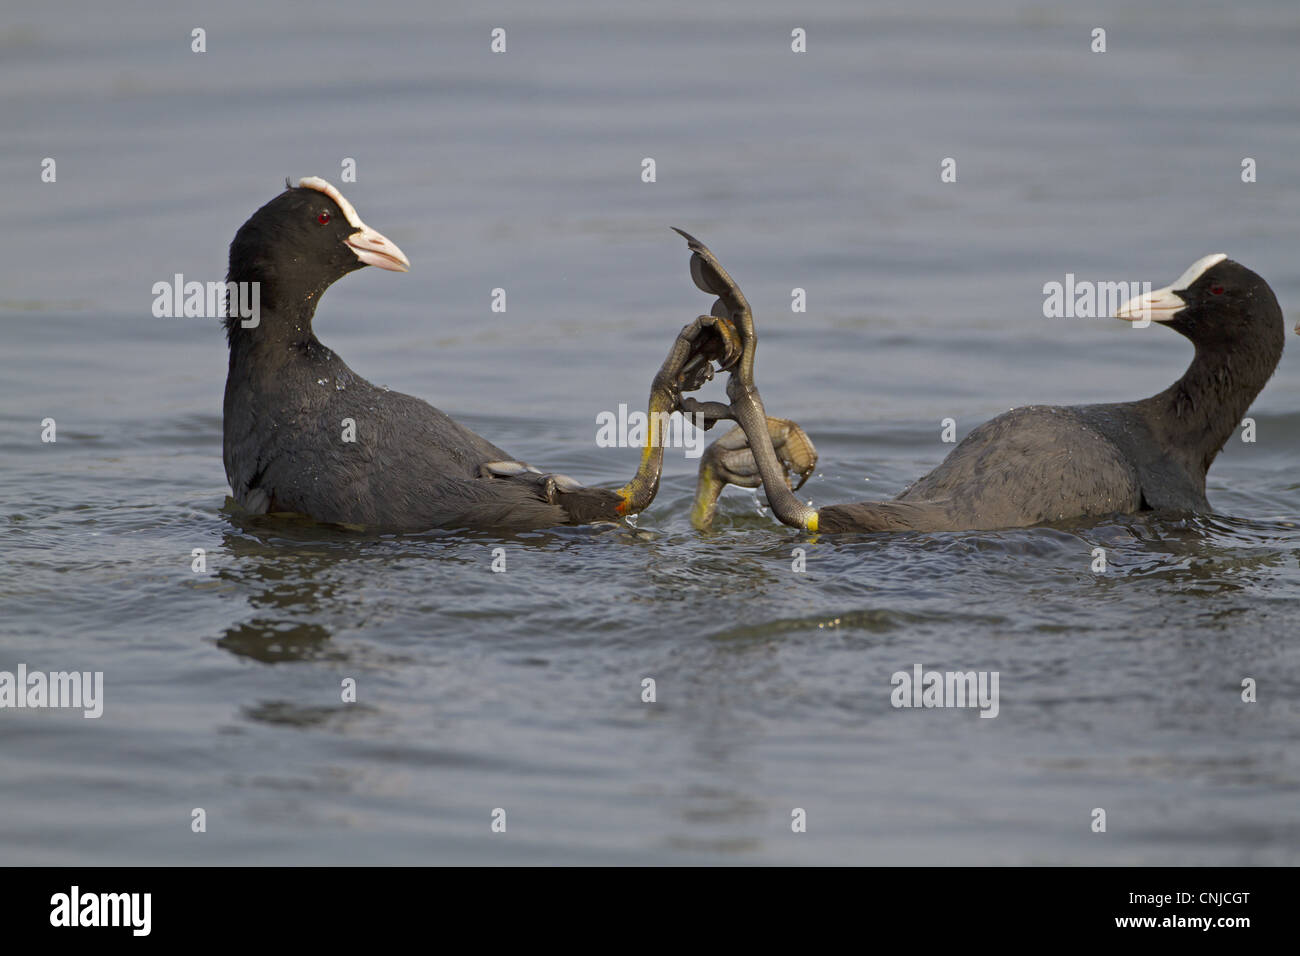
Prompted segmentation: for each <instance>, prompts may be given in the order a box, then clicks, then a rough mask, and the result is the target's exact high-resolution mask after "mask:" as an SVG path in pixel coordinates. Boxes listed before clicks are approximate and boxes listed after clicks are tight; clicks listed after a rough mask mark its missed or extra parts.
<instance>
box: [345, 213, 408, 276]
mask: <svg viewBox="0 0 1300 956" xmlns="http://www.w3.org/2000/svg"><path fill="white" fill-rule="evenodd" d="M347 244H348V245H349V246H351V247H352V251H353V252H355V253H356V254H357V258H358V259H360V260H361V261H362V262H364V263H365V264H366V265H368V266H378V267H379V268H380V269H388V270H389V271H391V272H405V271H406V270H408V269H409V268H411V260H410V259H408V258H406V254H405V253H403V252H402V250H401V249H399V248H397V243H395V242H393V240H391V239H389V238H388V237H387V236H385V235H382V234H381V233H378V232H376V231H375V230H373V229H371V228H370V227H369V226H367V225H366V224H365V223H364V222H363V223H361V228H360V229H358V230H357V231H356V232H354V233H353V234H352V235H350V236H348V238H347Z"/></svg>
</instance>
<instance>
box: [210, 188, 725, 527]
mask: <svg viewBox="0 0 1300 956" xmlns="http://www.w3.org/2000/svg"><path fill="white" fill-rule="evenodd" d="M365 265H373V266H377V267H378V268H381V269H389V270H393V271H401V272H404V271H406V270H407V268H408V267H409V265H410V263H409V262H408V260H407V258H406V256H405V255H404V254H403V253H402V251H401V250H400V249H398V248H397V246H396V245H395V244H394V243H393V242H392V241H390V240H389V239H387V238H385V237H384V236H382V235H381V234H379V233H378V232H376V231H375V230H374V229H371V228H370V227H369V226H367V225H366V224H365V223H363V222H362V221H361V219H360V217H359V216H358V215H357V213H356V210H355V209H353V208H352V205H351V204H350V203H349V202H348V201H347V200H346V199H345V198H343V196H342V195H341V194H340V193H339V192H338V190H337V189H335V187H334V186H332V185H331V184H329V183H328V182H326V181H325V180H323V179H318V178H315V177H311V178H307V179H303V180H300V181H299V183H298V184H297V185H296V186H290V187H289V188H287V189H286V190H285V191H284V192H283V193H281V194H280V195H278V196H277V197H276V198H274V199H272V200H271V201H270V202H268V203H267V204H266V205H264V206H263V207H262V208H261V209H259V210H258V211H257V212H256V213H254V214H253V216H252V217H251V218H250V219H249V220H248V221H247V222H246V223H244V225H243V226H242V227H241V228H240V229H239V232H238V233H237V235H236V236H235V239H234V241H233V242H232V243H231V245H230V270H229V275H228V276H227V281H229V282H258V283H260V304H261V310H260V320H259V321H258V322H257V323H256V325H253V324H252V323H251V322H250V323H247V324H248V325H250V326H251V327H245V324H246V323H245V322H243V321H241V319H240V318H239V317H238V316H231V317H229V318H227V319H226V329H227V338H228V340H229V345H230V369H229V374H228V377H227V380H226V394H225V405H224V432H225V436H224V459H225V466H226V476H227V478H228V479H229V481H230V487H231V490H232V491H233V493H234V497H235V499H236V500H237V501H238V502H239V504H240V505H241V506H242V507H243V508H245V509H246V510H248V511H250V512H253V513H257V514H262V513H266V512H294V513H300V514H305V515H308V516H310V517H311V518H314V519H316V520H318V521H323V522H332V523H339V524H347V525H359V526H363V527H366V528H372V529H378V530H393V531H420V530H425V529H428V528H434V527H500V528H541V527H553V526H556V525H562V524H579V523H586V522H591V521H598V520H612V519H617V518H620V517H622V516H624V515H627V514H630V513H634V512H636V511H639V510H641V509H642V508H643V507H645V506H646V505H647V504H649V501H650V500H651V499H653V497H654V493H655V491H656V490H657V488H658V482H659V465H660V462H661V461H662V449H661V448H657V447H648V448H647V449H646V453H645V455H644V456H643V459H642V467H641V470H640V471H639V472H638V475H637V477H636V478H634V479H633V481H632V482H630V483H629V484H628V485H626V486H625V487H624V488H622V489H619V490H618V491H609V490H605V489H601V488H586V487H583V486H582V485H580V484H579V483H578V482H576V481H574V480H573V479H571V478H567V477H565V476H563V475H552V474H544V473H542V472H540V471H538V470H537V469H534V468H531V467H530V466H528V465H525V464H524V463H523V462H519V461H516V460H514V459H513V458H511V456H509V455H507V454H506V453H505V452H504V451H502V450H501V449H500V448H498V447H497V446H495V445H493V444H492V443H491V442H489V441H487V440H486V439H484V438H481V437H480V436H478V435H476V434H475V433H474V432H472V431H470V430H469V429H468V428H466V427H465V426H463V425H461V424H459V423H457V422H455V421H453V420H452V419H451V418H450V417H449V416H448V415H446V414H444V413H443V412H441V411H439V410H438V409H436V408H434V407H433V406H432V405H429V404H428V403H427V402H424V401H422V400H420V399H418V398H414V397H412V396H410V395H404V394H402V393H400V392H394V391H389V390H388V389H385V388H379V387H376V386H374V385H372V384H371V383H370V382H368V381H366V380H365V379H364V378H362V377H361V376H360V375H357V374H356V373H355V372H353V371H352V369H350V368H348V366H347V364H346V363H344V361H343V360H342V359H341V358H339V357H338V356H337V355H336V354H335V353H334V352H332V351H331V350H330V349H328V348H326V347H325V346H324V345H322V344H321V343H320V341H319V340H318V339H317V338H316V336H315V334H314V333H313V332H312V318H313V316H314V315H315V312H316V306H317V303H318V302H319V301H320V297H321V294H322V293H323V292H324V291H325V290H326V289H327V288H328V287H329V286H330V284H331V283H333V282H334V281H335V280H336V279H338V278H340V277H341V276H343V275H346V274H347V273H349V272H352V271H353V270H356V269H360V268H361V267H362V266H365ZM692 328H693V327H691V326H688V327H687V330H684V331H683V336H681V337H679V339H678V342H677V343H675V346H674V352H673V353H671V354H670V356H669V361H668V362H665V366H664V369H663V370H661V373H660V375H659V376H657V377H656V380H655V385H654V387H653V388H652V392H651V405H652V411H654V410H655V409H656V408H659V409H660V410H663V409H668V410H671V408H672V407H674V406H675V391H674V390H675V389H676V388H677V387H679V386H680V385H681V384H682V383H681V380H680V376H677V375H675V373H677V372H681V371H682V369H683V367H684V366H686V365H687V364H691V366H692V367H693V368H694V370H695V371H694V373H693V374H695V375H696V376H699V375H700V374H701V370H702V371H703V372H704V373H706V374H707V373H708V371H709V365H708V362H707V360H704V361H703V363H702V365H701V360H702V358H707V357H718V355H717V351H718V350H717V349H715V350H714V351H713V352H710V351H709V349H707V348H704V349H703V350H702V349H701V343H706V340H708V336H707V335H706V336H703V337H701V336H699V334H698V333H699V331H700V329H699V325H698V323H697V324H696V326H695V327H694V332H693V333H692ZM688 333H691V335H693V336H694V338H692V337H691V335H688ZM712 344H714V345H716V344H717V342H716V341H713V343H712ZM690 360H693V361H690ZM698 384H699V380H698V378H697V380H696V382H695V385H690V384H687V385H686V386H685V387H687V388H689V387H697V386H698ZM347 422H350V423H351V425H349V424H347ZM349 428H351V430H352V434H351V435H348V434H347V431H348V429H349ZM348 437H351V438H353V439H354V440H350V441H349V440H345V439H346V438H348Z"/></svg>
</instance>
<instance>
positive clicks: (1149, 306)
mask: <svg viewBox="0 0 1300 956" xmlns="http://www.w3.org/2000/svg"><path fill="white" fill-rule="evenodd" d="M1186 306H1187V303H1186V302H1184V301H1183V297H1182V296H1180V295H1179V294H1178V293H1177V292H1175V291H1174V287H1173V286H1171V285H1170V286H1165V287H1164V288H1163V289H1156V290H1154V291H1153V292H1144V293H1143V294H1142V295H1135V296H1133V298H1131V299H1129V300H1128V301H1127V302H1125V303H1124V304H1123V305H1121V306H1120V307H1119V308H1118V309H1116V310H1115V318H1117V319H1127V320H1128V321H1129V322H1138V321H1141V322H1151V321H1155V322H1168V321H1170V320H1171V319H1172V318H1173V317H1174V316H1176V315H1177V314H1178V313H1179V312H1181V311H1183V309H1184V308H1185V307H1186Z"/></svg>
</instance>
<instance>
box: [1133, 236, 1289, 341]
mask: <svg viewBox="0 0 1300 956" xmlns="http://www.w3.org/2000/svg"><path fill="white" fill-rule="evenodd" d="M1115 316H1116V318H1121V319H1127V320H1129V321H1130V322H1132V321H1135V320H1139V319H1146V318H1149V319H1151V320H1152V321H1155V322H1161V323H1163V324H1164V325H1167V326H1169V327H1170V328H1171V329H1173V330H1175V331H1176V332H1179V333H1180V334H1182V335H1185V336H1186V337H1187V338H1189V339H1191V340H1192V342H1193V343H1194V344H1195V345H1196V346H1197V348H1198V349H1208V350H1212V351H1216V352H1219V351H1222V352H1235V351H1239V350H1241V349H1242V348H1243V347H1244V348H1246V349H1248V350H1250V351H1254V350H1256V349H1267V350H1269V351H1271V346H1273V347H1276V348H1279V349H1280V347H1281V344H1282V335H1283V319H1282V309H1281V308H1280V307H1279V306H1278V304H1277V297H1276V296H1274V295H1273V290H1272V289H1270V288H1269V286H1268V283H1267V282H1265V281H1264V280H1263V279H1262V278H1260V277H1259V276H1258V275H1256V274H1255V273H1254V272H1251V271H1250V270H1249V269H1247V268H1246V267H1245V266H1243V265H1242V264H1241V263H1239V262H1234V261H1233V260H1231V259H1229V258H1228V257H1227V256H1225V255H1224V254H1223V253H1217V254H1215V255H1211V256H1205V257H1204V258H1203V259H1198V260H1197V261H1196V262H1194V263H1192V265H1191V266H1190V267H1189V268H1188V269H1187V271H1186V272H1184V273H1183V274H1182V275H1181V276H1179V277H1178V278H1177V279H1176V280H1174V282H1173V283H1171V284H1170V285H1167V286H1165V287H1164V288H1163V289H1156V290H1154V291H1152V292H1148V293H1146V294H1144V295H1139V296H1134V297H1133V298H1132V299H1130V300H1129V301H1128V302H1126V303H1124V304H1123V305H1122V306H1120V308H1119V309H1118V310H1117V311H1116V313H1115Z"/></svg>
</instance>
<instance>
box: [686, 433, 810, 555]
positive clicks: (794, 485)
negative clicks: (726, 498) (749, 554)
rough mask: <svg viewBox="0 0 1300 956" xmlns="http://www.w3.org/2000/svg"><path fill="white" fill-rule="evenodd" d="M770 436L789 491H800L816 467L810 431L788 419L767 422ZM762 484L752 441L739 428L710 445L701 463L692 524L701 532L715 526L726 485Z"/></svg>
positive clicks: (756, 486) (750, 486)
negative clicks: (714, 520)
mask: <svg viewBox="0 0 1300 956" xmlns="http://www.w3.org/2000/svg"><path fill="white" fill-rule="evenodd" d="M767 433H768V435H769V437H770V438H771V441H772V447H773V448H774V450H775V451H776V457H777V460H778V461H779V462H780V465H781V470H782V477H783V478H784V479H785V486H786V488H787V489H789V490H790V491H792V492H793V491H798V490H799V489H800V488H802V487H803V485H804V482H806V481H807V480H808V478H809V477H810V476H811V475H812V473H813V471H814V469H816V467H817V448H816V447H815V446H814V445H813V443H812V439H811V438H809V437H808V434H807V432H805V431H804V430H803V429H802V428H800V427H799V425H798V424H796V423H795V422H792V421H790V420H789V419H785V418H769V419H767ZM796 479H798V480H797V481H796ZM762 484H763V477H762V473H761V471H760V469H759V467H758V462H757V461H756V460H755V459H754V453H753V451H752V450H751V449H750V447H749V439H748V437H746V435H745V431H744V429H743V428H740V427H739V426H737V427H736V428H733V429H731V431H729V432H727V433H726V434H725V435H723V436H722V437H721V438H719V439H718V440H717V441H715V442H714V443H713V444H712V445H710V446H709V447H708V449H707V450H706V451H705V452H704V456H703V458H701V460H700V472H699V479H698V482H697V484H696V487H695V504H694V506H693V507H692V509H691V524H692V525H694V526H695V528H696V529H697V530H699V531H705V530H707V529H708V528H709V527H711V526H712V524H713V517H714V514H715V513H716V512H717V505H718V496H719V495H721V494H722V489H723V488H725V487H726V486H727V485H737V486H739V487H741V488H758V487H761V486H762Z"/></svg>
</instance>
